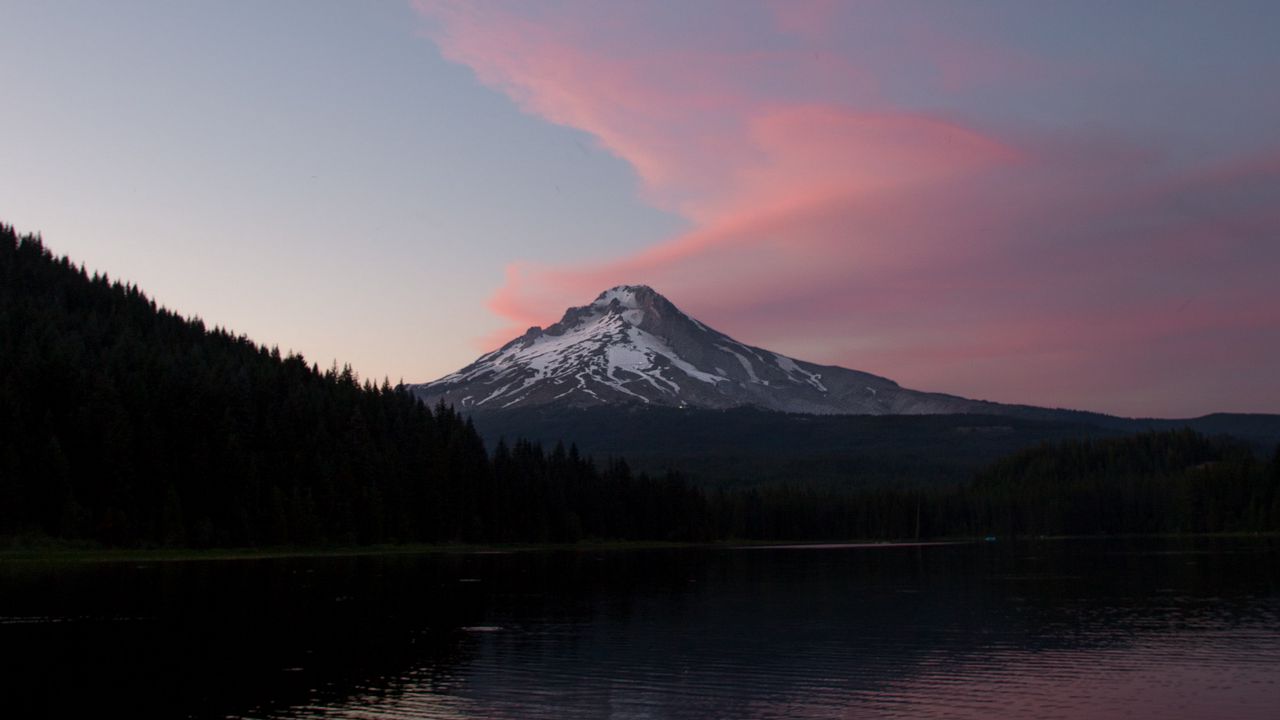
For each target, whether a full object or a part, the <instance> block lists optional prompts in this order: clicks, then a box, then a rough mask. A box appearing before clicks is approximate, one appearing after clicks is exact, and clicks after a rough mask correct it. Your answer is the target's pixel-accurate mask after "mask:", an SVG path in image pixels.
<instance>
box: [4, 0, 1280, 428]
mask: <svg viewBox="0 0 1280 720" xmlns="http://www.w3.org/2000/svg"><path fill="white" fill-rule="evenodd" d="M1277 28H1280V3H1277V2H1274V0H1264V1H1259V2H1245V1H1243V0H1234V1H1232V0H1228V1H1226V2H1218V3H1209V2H1203V1H1201V2H1177V1H1175V0H1159V1H1152V2H1140V1H1138V0H1126V1H1125V2H1119V3H1117V2H1088V1H1085V0H1073V1H1072V2H1058V3H1044V2H1025V1H1022V0H1009V1H1007V2H997V1H988V2H976V1H974V2H956V1H953V0H946V1H938V2H906V1H903V0H893V1H892V2H854V1H852V0H850V1H848V2H760V3H748V2H743V1H742V0H732V1H727V2H701V1H695V2H688V1H685V2H671V3H658V2H627V3H621V2H619V3H604V2H554V3H542V2H513V3H497V2H473V3H468V2H458V3H453V2H435V1H429V0H423V1H421V2H408V0H385V1H381V2H317V1H315V0H298V1H294V2H283V1H278V2H249V1H236V2H204V3H196V2H159V1H156V2H110V3H107V2H88V1H86V2H70V1H62V0H49V1H47V2H27V3H18V2H6V3H4V5H3V6H2V7H0V89H3V100H4V110H3V112H0V221H3V222H6V223H12V224H14V225H16V226H17V228H18V230H20V231H26V232H35V231H39V232H41V233H42V234H43V236H44V238H45V242H46V243H47V244H48V245H49V246H50V247H51V248H52V249H53V250H54V251H55V252H57V253H65V254H69V255H70V256H71V257H72V258H73V259H75V260H77V261H83V262H84V263H85V264H86V265H87V266H88V267H90V268H92V269H95V270H99V271H105V272H107V273H109V274H110V275H111V276H112V277H118V278H121V279H125V280H128V281H131V282H136V283H138V284H139V285H141V286H142V288H143V289H144V290H146V291H147V292H148V293H149V294H151V295H152V296H153V297H155V298H156V299H157V301H159V302H160V303H162V304H164V305H167V306H169V307H170V308H173V309H175V310H177V311H179V312H182V313H184V314H194V315H199V316H201V317H202V318H204V319H205V320H206V322H208V323H210V324H217V325H222V326H226V327H229V328H231V329H233V330H235V331H237V332H243V333H246V334H248V335H249V336H250V337H252V338H254V339H255V340H258V341H260V342H264V343H267V344H276V345H279V346H280V347H281V348H282V349H293V350H296V351H299V352H301V353H303V354H304V355H305V356H306V357H307V358H308V359H309V360H314V361H316V362H319V363H320V364H321V365H322V366H327V365H328V364H329V363H330V362H331V361H333V360H334V359H337V360H338V362H339V363H342V362H350V363H351V364H352V365H353V366H354V367H355V368H356V369H357V370H358V371H359V372H360V373H361V375H362V376H366V377H374V378H378V379H381V378H382V377H383V376H387V377H389V378H390V379H391V380H392V381H393V382H395V381H396V380H399V379H404V380H405V381H409V382H420V381H426V380H431V379H434V378H436V377H438V376H440V375H443V374H446V373H448V372H451V371H453V370H455V369H457V368H458V367H460V366H462V365H465V364H466V363H467V362H469V361H471V360H472V359H474V357H475V356H476V355H478V354H479V353H480V352H482V351H484V350H489V349H492V348H493V347H496V346H497V345H498V344H500V343H501V342H502V341H504V340H507V339H509V338H510V337H512V336H514V335H516V334H518V333H520V332H522V331H523V330H524V329H525V328H526V327H528V326H530V325H534V324H537V325H547V324H549V323H551V322H554V321H555V320H557V319H558V318H559V316H560V314H561V313H562V312H563V310H564V309H565V308H566V307H567V306H570V305H577V304H583V303H586V302H589V301H590V300H591V299H592V298H593V297H595V295H596V294H598V293H599V292H600V291H601V290H603V289H605V288H607V287H609V286H612V285H616V284H622V283H632V284H634V283H644V284H648V285H651V286H653V287H654V288H655V289H657V290H658V291H660V292H662V293H663V294H665V295H666V296H667V297H669V298H670V299H671V300H672V301H673V302H675V303H676V304H677V305H679V306H680V307H681V308H682V309H684V310H685V311H687V312H689V313H690V314H692V315H693V316H695V317H697V318H698V319H700V320H702V321H704V322H706V323H708V324H710V325H712V326H714V327H716V328H717V329H718V330H721V331H723V332H725V333H727V334H729V335H731V336H733V337H735V338H736V339H738V340H740V341H742V342H745V343H748V344H752V345H758V346H763V347H766V348H769V349H771V350H775V351H777V352H781V353H784V354H787V355H790V356H793V357H797V358H802V359H806V360H810V361H814V362H820V363H829V364H838V365H844V366H846V367H851V368H856V369H859V370H865V371H868V372H873V373H876V374H879V375H884V376H886V377H889V378H892V379H894V380H896V381H898V382H899V383H901V384H902V385H904V386H906V387H910V388H915V389H921V390H934V391H942V392H949V393H954V394H959V395H964V396H968V397H974V398H981V399H988V400H997V401H1002V402H1019V403H1028V404H1037V405H1047V406H1059V407H1072V408H1080V409H1088V410H1098V411H1103V412H1109V413H1115V414H1121V415H1129V416H1147V415H1152V416H1167V417H1168V416H1172V417H1185V416H1192V415H1199V414H1204V413H1208V412H1214V411H1238V412H1280V379H1278V378H1277V372H1276V371H1277V367H1280V90H1277V87H1278V86H1280V81H1278V80H1277V78H1280V31H1278V30H1277Z"/></svg>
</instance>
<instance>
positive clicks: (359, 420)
mask: <svg viewBox="0 0 1280 720" xmlns="http://www.w3.org/2000/svg"><path fill="white" fill-rule="evenodd" d="M0 438H3V440H2V442H0V536H8V537H14V536H49V537H58V538H71V539H84V540H91V541H96V542H101V543H106V544H130V545H137V544H146V545H159V544H167V545H197V546H207V545H222V546H228V545H233V546H234V545H269V544H314V543H372V542H383V541H439V540H458V539H475V540H481V539H512V540H514V539H521V540H546V539H561V540H570V539H575V538H576V537H579V536H581V535H582V534H583V533H584V532H587V533H592V534H595V535H599V536H616V537H627V538H637V537H641V538H649V537H659V538H667V537H686V536H688V534H689V531H688V530H687V528H682V527H677V526H675V525H674V523H677V522H680V521H682V520H683V518H682V516H681V514H680V513H679V512H673V511H672V510H671V508H674V507H678V506H679V505H680V503H682V502H687V501H688V497H689V496H688V495H687V494H686V493H683V492H682V491H681V488H680V487H679V483H674V484H673V483H672V482H668V481H662V482H659V481H649V480H648V479H647V478H632V477H631V475H630V472H629V471H628V470H627V468H626V466H625V464H620V463H619V464H613V465H611V466H610V467H609V468H607V469H606V470H604V471H603V472H601V471H597V470H596V468H595V466H594V465H593V464H591V463H590V462H589V461H587V460H585V459H582V458H579V457H577V455H576V452H574V453H570V452H568V451H563V450H562V451H560V452H557V453H551V454H550V456H549V457H546V456H544V454H543V452H542V451H541V449H540V448H537V447H534V446H532V445H528V444H524V443H521V444H518V445H517V446H516V447H515V448H514V450H512V451H507V450H506V448H502V449H500V450H499V451H498V452H497V453H496V455H497V456H496V457H495V458H494V459H493V460H490V458H489V456H488V454H487V453H486V451H485V448H484V444H483V442H482V441H481V440H480V437H479V436H478V435H477V434H476V432H475V430H474V428H473V427H472V426H471V424H470V422H469V421H467V420H465V419H464V418H462V417H461V416H459V415H458V414H456V413H454V412H453V411H452V410H451V409H448V408H443V407H438V408H434V409H429V408H427V407H425V406H424V405H422V404H421V403H420V402H418V401H417V400H416V399H414V398H413V397H411V396H410V395H409V394H407V393H404V392H400V391H397V390H394V389H392V388H391V387H390V386H389V385H387V384H386V383H385V382H384V383H383V384H381V385H374V384H372V383H370V382H367V381H365V382H361V381H360V380H359V379H358V378H357V377H356V376H355V374H354V373H353V372H352V371H351V370H350V369H349V368H344V369H341V370H339V369H337V368H336V367H334V368H330V369H328V370H324V371H322V370H320V369H319V368H318V367H316V366H315V365H314V364H308V363H307V362H306V361H305V360H304V359H303V358H302V357H300V356H297V355H282V354H281V353H280V352H279V351H278V350H276V349H274V348H266V347H263V346H259V345H257V344H255V343H254V342H252V341H250V340H249V339H248V338H245V337H243V336H237V335H234V334H232V333H230V332H227V331H225V330H221V329H209V328H206V327H205V326H204V324H203V323H202V322H200V321H199V320H196V319H186V318H183V317H180V316H178V315H176V314H174V313H172V312H170V311H168V310H165V309H164V308H162V307H158V306H157V305H156V303H155V302H154V301H152V300H150V299H149V298H147V297H146V296H145V295H144V294H143V293H142V292H141V291H140V290H139V289H138V288H136V287H133V286H126V285H123V284H121V283H119V282H113V281H111V280H110V279H109V278H107V277H106V276H98V275H94V276H92V277H90V276H89V275H87V274H86V273H85V271H84V270H83V269H82V268H79V267H77V266H75V265H73V264H72V263H71V262H70V260H68V259H67V258H65V257H63V258H55V257H54V256H53V255H52V254H51V253H50V252H49V251H48V250H47V249H46V248H45V247H44V246H43V244H42V243H41V241H40V240H39V239H38V238H36V237H31V236H25V237H19V236H18V235H17V234H16V233H15V232H14V230H13V229H12V228H10V227H3V226H0ZM567 493H568V494H574V493H576V494H575V495H573V497H569V496H568V495H567ZM582 503H596V505H593V506H592V507H590V508H589V509H587V508H584V507H582ZM656 507H664V508H666V509H663V510H661V511H656V510H655V511H649V512H646V511H645V510H644V508H656ZM622 515H625V516H626V517H625V518H621V517H620V516H622ZM606 518H607V522H610V523H616V524H611V525H609V526H608V527H603V526H601V525H600V522H601V521H602V519H606Z"/></svg>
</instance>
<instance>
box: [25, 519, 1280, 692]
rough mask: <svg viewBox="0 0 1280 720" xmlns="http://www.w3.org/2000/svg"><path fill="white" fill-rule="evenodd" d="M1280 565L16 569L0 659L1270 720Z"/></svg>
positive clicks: (767, 553) (218, 674) (316, 688)
mask: <svg viewBox="0 0 1280 720" xmlns="http://www.w3.org/2000/svg"><path fill="white" fill-rule="evenodd" d="M1276 559H1277V552H1276V547H1275V545H1274V544H1273V543H1272V542H1270V541H1267V540H1200V541H1141V542H1139V541H1133V542H1116V541H1106V542H1104V541H1075V542H1052V543H1050V542H1046V543H1038V544H1028V545H1017V546H1013V545H1007V544H1005V545H995V546H991V545H964V546H921V547H909V548H885V547H873V548H828V549H824V550H820V551H815V550H804V551H800V550H788V549H769V550H751V551H743V550H724V549H721V550H664V551H643V552H642V551H627V552H618V551H613V552H578V553H540V554H513V555H496V556H470V557H448V556H417V557H405V556H395V557H380V558H375V557H368V558H344V559H323V560H322V559H311V560H272V561H252V562H221V563H218V562H208V563H157V564H150V565H142V566H134V565H125V566H121V565H87V566H76V567H62V568H50V567H21V566H18V565H16V564H7V565H5V566H4V567H3V568H0V583H2V584H0V587H3V589H4V593H3V595H0V616H3V617H4V618H8V619H10V622H9V624H4V625H0V642H3V643H4V647H6V650H8V648H18V649H20V652H19V653H18V656H20V657H22V658H25V661H23V662H13V661H12V658H13V654H11V653H9V652H6V656H8V657H7V658H6V660H5V662H6V664H7V666H6V668H5V671H6V672H5V677H6V678H8V679H9V680H14V679H15V678H16V679H17V682H18V684H17V685H15V689H16V691H17V692H16V693H6V696H7V697H18V698H22V702H24V703H26V707H27V708H28V709H36V710H38V709H42V708H45V707H50V706H52V707H54V708H55V709H57V710H59V711H72V710H75V709H79V708H81V707H85V705H83V704H79V703H80V702H81V701H82V700H83V701H87V702H89V703H92V706H93V707H96V708H98V709H99V710H100V709H101V708H102V707H104V705H113V704H120V705H121V706H123V707H129V708H132V709H135V710H136V712H135V714H140V713H141V714H154V715H156V716H160V715H165V716H174V715H179V716H180V715H190V716H224V715H228V716H232V717H252V718H283V717H292V718H301V717H329V718H334V717H337V718H400V717H417V718H474V717H498V718H537V717H547V718H600V717H616V718H629V717H645V718H707V717H742V718H775V717H812V718H819V717H823V718H825V717H983V718H993V717H997V718H998V717H1028V716H1034V717H1063V718H1077V717H1117V718H1118V717H1133V716H1160V717H1167V718H1177V717H1234V718H1255V717H1256V718H1262V717H1268V718H1269V717H1274V710H1273V708H1274V707H1277V706H1280V670H1278V668H1280V622H1277V621H1278V620H1280V584H1278V583H1277V579H1278V578H1277V563H1276V562H1275V561H1276ZM40 618H50V619H51V620H52V619H57V620H61V621H62V622H52V621H49V622H44V621H39V619H40ZM17 620H21V621H20V622H18V621H17ZM0 622H2V621H0Z"/></svg>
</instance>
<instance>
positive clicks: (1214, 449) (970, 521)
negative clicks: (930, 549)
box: [710, 430, 1280, 540]
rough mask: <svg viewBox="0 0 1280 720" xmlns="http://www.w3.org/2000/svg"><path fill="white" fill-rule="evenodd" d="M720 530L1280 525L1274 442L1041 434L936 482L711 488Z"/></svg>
mask: <svg viewBox="0 0 1280 720" xmlns="http://www.w3.org/2000/svg"><path fill="white" fill-rule="evenodd" d="M710 506H711V508H712V509H713V511H714V513H715V518H714V521H715V527H716V532H717V533H718V534H721V535H724V536H731V537H742V538H757V539H770V540H784V539H816V538H828V539H834V538H936V537H983V536H988V535H997V536H1041V535H1115V534H1142V533H1220V532H1280V448H1277V449H1276V451H1275V454H1274V456H1273V457H1271V458H1270V459H1268V460H1263V459H1260V458H1259V457H1258V456H1257V455H1256V453H1255V451H1254V450H1253V449H1252V448H1251V447H1249V446H1248V445H1245V444H1242V443H1239V442H1237V441H1234V440H1231V439H1227V438H1207V437H1205V436H1203V435H1200V434H1198V433H1195V432H1193V431H1191V430H1180V431H1165V432H1151V433H1142V434H1138V435H1130V436H1126V437H1119V438H1107V439H1101V440H1098V439H1084V440H1071V441H1064V442H1061V443H1057V444H1042V445H1040V446H1038V447H1035V448H1032V449H1028V450H1024V451H1021V452H1018V453H1016V454H1014V455H1012V456H1010V457H1008V458H1006V459H1004V460H1001V461H999V462H997V463H995V464H994V465H992V466H991V467H989V468H987V469H986V470H984V471H982V472H981V473H979V474H978V476H977V477H976V478H974V479H973V480H972V481H970V482H967V483H963V484H959V485H954V486H950V487H945V488H937V487H935V488H923V489H921V488H908V489H901V488H892V487H881V488H871V489H864V490H856V491H854V492H843V493H842V492H838V491H833V490H825V489H816V488H813V487H807V486H805V485H803V484H794V485H783V486H775V487H768V488H762V489H757V490H751V491H746V492H730V493H717V494H715V495H713V496H712V497H711V503H710Z"/></svg>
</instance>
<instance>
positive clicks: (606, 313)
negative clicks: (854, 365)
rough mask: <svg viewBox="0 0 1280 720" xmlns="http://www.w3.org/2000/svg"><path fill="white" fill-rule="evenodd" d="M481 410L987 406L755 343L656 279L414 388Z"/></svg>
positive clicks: (608, 294)
mask: <svg viewBox="0 0 1280 720" xmlns="http://www.w3.org/2000/svg"><path fill="white" fill-rule="evenodd" d="M411 387H412V389H413V390H414V392H416V393H417V394H418V395H419V396H420V397H422V398H423V399H425V400H427V401H428V402H430V403H435V402H437V401H444V402H446V403H450V404H453V405H455V406H457V407H459V408H460V409H462V410H468V411H472V412H481V411H493V410H501V409H504V408H519V407H529V406H544V405H545V406H567V407H588V406H594V405H622V404H631V405H638V404H643V405H665V406H672V407H704V408H730V407H742V406H754V407H760V408H765V409H771V410H783V411H787V412H799V413H818V414H832V413H837V414H872V415H880V414H907V413H912V414H915V413H938V412H979V411H989V407H988V406H987V405H985V404H983V403H978V402H975V401H971V400H965V399H964V398H957V397H951V396H947V395H932V394H928V393H920V392H915V391H912V390H906V389H904V388H901V387H899V386H898V384H897V383H895V382H893V381H892V380H888V379H886V378H883V377H879V376H876V375H871V374H869V373H865V372H859V371H857V370H847V369H845V368H838V367H826V366H821V365H814V364H812V363H807V362H803V361H800V360H795V359H792V358H789V357H786V356H785V355H780V354H778V353H775V352H771V351H769V350H764V349H762V348H758V347H753V346H750V345H745V344H743V343H741V342H738V341H737V340H734V339H733V338H731V337H729V336H728V335H725V334H724V333H721V332H718V331H716V330H713V329H712V328H710V327H708V326H707V325H704V324H703V323H701V322H699V321H697V320H695V319H694V318H692V317H690V316H689V315H686V314H685V313H683V312H681V311H680V309H679V308H677V307H676V306H675V305H673V304H672V303H671V301H669V300H667V299H666V298H665V297H663V296H662V295H661V294H659V293H658V292H657V291H656V290H654V289H653V288H651V287H649V286H647V285H618V286H615V287H611V288H609V289H608V290H605V291H604V292H602V293H600V294H599V295H598V296H596V299H595V300H594V301H592V302H591V304H589V305H582V306H578V307H571V308H569V309H568V310H566V311H565V313H564V317H562V318H561V319H560V321H559V322H557V323H555V324H553V325H551V326H550V327H547V328H545V329H544V328H539V327H532V328H529V330H528V331H526V332H525V333H524V334H523V335H520V336H519V337H516V338H514V339H512V340H511V341H510V342H508V343H507V344H506V345H503V346H502V347H501V348H498V349H497V350H494V351H493V352H490V353H486V354H485V355H482V356H480V357H479V358H477V359H476V361H475V362H473V363H471V364H470V365H468V366H467V367H464V368H462V369H461V370H459V371H457V372H455V373H452V374H450V375H446V376H445V377H442V378H440V379H439V380H436V381H434V382H429V383H423V384H420V385H414V386H411Z"/></svg>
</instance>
